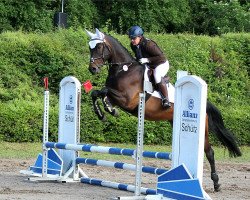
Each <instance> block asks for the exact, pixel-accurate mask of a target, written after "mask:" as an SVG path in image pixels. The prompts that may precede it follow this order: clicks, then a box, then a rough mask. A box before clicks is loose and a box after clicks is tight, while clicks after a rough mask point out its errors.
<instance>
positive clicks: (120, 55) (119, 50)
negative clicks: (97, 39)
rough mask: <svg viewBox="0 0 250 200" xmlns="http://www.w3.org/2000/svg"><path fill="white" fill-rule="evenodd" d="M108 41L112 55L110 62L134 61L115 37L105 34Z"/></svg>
mask: <svg viewBox="0 0 250 200" xmlns="http://www.w3.org/2000/svg"><path fill="white" fill-rule="evenodd" d="M107 39H108V42H109V44H110V46H111V49H112V56H111V58H110V63H129V62H135V59H134V58H133V57H132V56H131V55H130V54H129V52H128V51H127V49H126V48H125V47H124V46H122V44H121V43H119V42H118V41H117V40H116V39H114V38H112V37H111V36H107Z"/></svg>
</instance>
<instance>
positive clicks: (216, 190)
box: [214, 184, 221, 192]
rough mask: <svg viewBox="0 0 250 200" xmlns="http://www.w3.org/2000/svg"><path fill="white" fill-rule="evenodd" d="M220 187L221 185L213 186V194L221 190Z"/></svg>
mask: <svg viewBox="0 0 250 200" xmlns="http://www.w3.org/2000/svg"><path fill="white" fill-rule="evenodd" d="M220 186H221V184H217V185H215V186H214V191H215V192H219V191H220V190H221V187H220Z"/></svg>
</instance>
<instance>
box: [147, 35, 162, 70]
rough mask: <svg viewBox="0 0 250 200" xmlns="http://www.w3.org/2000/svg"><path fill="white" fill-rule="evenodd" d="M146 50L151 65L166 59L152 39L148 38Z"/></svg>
mask: <svg viewBox="0 0 250 200" xmlns="http://www.w3.org/2000/svg"><path fill="white" fill-rule="evenodd" d="M146 51H147V53H148V55H149V57H148V60H149V63H151V64H152V65H159V64H161V63H164V62H165V61H166V57H165V55H164V54H163V52H162V50H161V49H160V48H159V47H158V45H157V44H156V43H155V42H154V41H152V40H150V41H148V42H147V45H146Z"/></svg>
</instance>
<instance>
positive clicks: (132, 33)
mask: <svg viewBox="0 0 250 200" xmlns="http://www.w3.org/2000/svg"><path fill="white" fill-rule="evenodd" d="M143 33H144V31H143V29H142V28H141V27H140V26H132V27H131V28H130V29H129V31H128V36H129V38H135V37H138V36H142V35H143Z"/></svg>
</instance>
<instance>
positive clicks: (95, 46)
mask: <svg viewBox="0 0 250 200" xmlns="http://www.w3.org/2000/svg"><path fill="white" fill-rule="evenodd" d="M86 32H87V34H88V35H89V37H90V41H89V49H90V63H89V71H90V72H91V73H92V74H96V73H99V72H100V68H101V67H102V66H103V65H105V62H106V61H107V60H108V59H109V58H110V56H111V49H110V47H109V46H108V44H107V43H106V41H105V35H104V34H103V33H102V32H100V31H99V30H98V29H96V32H95V33H91V32H89V31H87V30H86Z"/></svg>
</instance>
